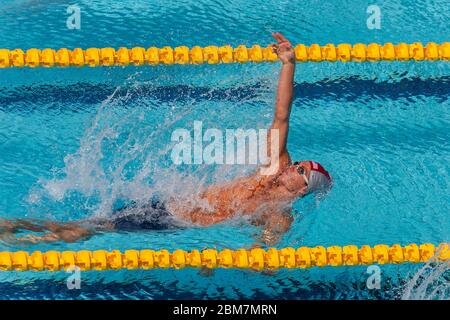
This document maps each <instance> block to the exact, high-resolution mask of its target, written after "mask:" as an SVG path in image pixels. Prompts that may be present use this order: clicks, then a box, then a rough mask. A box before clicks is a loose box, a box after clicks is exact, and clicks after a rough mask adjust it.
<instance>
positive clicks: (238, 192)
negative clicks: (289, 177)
mask: <svg viewBox="0 0 450 320" xmlns="http://www.w3.org/2000/svg"><path fill="white" fill-rule="evenodd" d="M276 177H277V176H262V175H259V174H254V175H251V176H247V177H243V178H239V179H236V180H233V181H231V182H228V183H223V184H219V185H212V186H209V187H207V188H206V189H205V190H204V191H203V192H202V193H201V194H200V199H202V200H206V201H207V203H208V206H194V207H192V208H186V206H180V205H179V202H178V201H169V202H168V203H167V208H168V209H169V210H170V211H171V212H172V213H173V214H174V215H175V216H179V217H184V218H188V219H191V220H192V222H200V223H201V221H195V220H196V219H195V217H196V216H202V219H203V220H205V219H207V218H206V217H211V221H210V222H211V223H212V222H219V221H221V220H224V219H226V218H230V217H233V216H235V215H243V216H246V215H247V216H253V218H255V219H258V218H257V217H256V216H259V219H263V218H264V211H266V212H270V211H274V210H277V209H279V207H280V202H279V201H278V202H277V203H276V204H274V203H273V202H274V197H273V190H274V189H276V188H278V187H279V186H278V185H277V183H276ZM214 219H215V220H214ZM259 219H258V220H259ZM205 224H208V221H207V220H205Z"/></svg>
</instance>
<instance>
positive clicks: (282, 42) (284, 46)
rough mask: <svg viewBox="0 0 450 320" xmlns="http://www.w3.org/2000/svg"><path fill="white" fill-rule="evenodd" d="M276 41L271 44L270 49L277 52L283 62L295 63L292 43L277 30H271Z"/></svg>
mask: <svg viewBox="0 0 450 320" xmlns="http://www.w3.org/2000/svg"><path fill="white" fill-rule="evenodd" d="M272 37H274V38H275V40H277V43H273V44H272V51H273V52H274V53H276V54H277V56H278V58H279V59H280V61H281V62H282V63H283V64H294V63H295V52H294V48H293V47H292V44H291V43H290V42H289V40H288V39H286V38H285V37H284V36H283V35H282V34H281V33H279V32H272Z"/></svg>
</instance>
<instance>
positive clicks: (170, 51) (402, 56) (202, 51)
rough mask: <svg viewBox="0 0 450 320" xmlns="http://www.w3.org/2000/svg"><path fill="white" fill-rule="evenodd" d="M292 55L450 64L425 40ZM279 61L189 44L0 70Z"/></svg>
mask: <svg viewBox="0 0 450 320" xmlns="http://www.w3.org/2000/svg"><path fill="white" fill-rule="evenodd" d="M295 56H296V59H297V61H298V62H321V61H329V62H335V61H340V62H365V61H371V62H376V61H383V60H384V61H408V60H414V61H422V60H428V61H435V60H443V61H449V60H450V42H443V43H441V44H437V43H434V42H429V43H427V44H426V45H423V44H422V43H420V42H414V43H412V44H407V43H399V44H396V45H394V44H392V43H385V44H383V45H381V44H377V43H370V44H367V45H366V44H362V43H357V44H354V45H350V44H347V43H341V44H338V45H334V44H327V45H324V46H320V45H319V44H312V45H310V46H306V45H304V44H298V45H296V46H295ZM277 60H278V57H277V55H276V54H274V53H273V52H272V50H271V47H270V46H267V47H261V46H259V45H254V46H252V47H251V48H247V47H246V46H244V45H240V46H237V47H235V48H233V47H231V46H229V45H226V46H221V47H218V46H207V47H199V46H194V47H192V48H188V47H186V46H180V47H176V48H172V47H168V46H166V47H163V48H156V47H150V48H142V47H134V48H131V49H129V48H124V47H122V48H119V49H117V50H116V49H114V48H88V49H85V50H83V49H81V48H75V49H73V50H69V49H67V48H61V49H57V50H55V49H50V48H46V49H43V50H40V49H36V48H31V49H28V50H26V51H24V50H22V49H13V50H9V49H0V68H9V67H19V68H20V67H30V68H35V67H69V66H76V67H82V66H90V67H98V66H128V65H134V66H142V65H159V64H163V65H171V64H203V63H207V64H218V63H246V62H254V63H258V62H274V61H277Z"/></svg>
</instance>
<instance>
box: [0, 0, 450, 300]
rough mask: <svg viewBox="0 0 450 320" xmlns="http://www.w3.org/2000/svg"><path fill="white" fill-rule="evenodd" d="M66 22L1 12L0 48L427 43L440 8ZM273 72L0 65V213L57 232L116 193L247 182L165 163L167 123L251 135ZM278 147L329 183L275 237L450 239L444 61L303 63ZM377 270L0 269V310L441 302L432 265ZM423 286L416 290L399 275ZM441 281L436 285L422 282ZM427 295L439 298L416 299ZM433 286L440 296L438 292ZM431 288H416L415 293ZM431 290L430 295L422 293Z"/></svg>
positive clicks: (200, 238) (152, 240)
mask: <svg viewBox="0 0 450 320" xmlns="http://www.w3.org/2000/svg"><path fill="white" fill-rule="evenodd" d="M77 4H78V5H79V7H80V8H81V29H80V30H68V29H67V27H66V19H67V17H68V15H67V14H66V9H67V6H68V3H67V2H66V1H58V0H48V1H37V0H36V1H33V0H15V1H8V2H7V3H3V4H2V5H1V6H0V21H1V22H2V23H0V34H1V35H2V37H0V47H1V48H10V49H13V48H23V49H27V48H30V47H38V48H45V47H51V48H59V47H68V48H73V47H78V46H80V47H83V48H87V47H90V46H94V47H103V46H111V47H120V46H127V47H132V46H137V45H139V46H144V47H146V46H157V47H162V46H164V45H169V46H178V45H187V46H192V45H200V46H205V45H210V44H213V45H223V44H230V45H232V46H237V45H239V44H245V45H252V44H255V43H258V44H263V45H265V44H268V43H270V42H271V38H270V33H269V32H270V31H274V30H275V31H281V32H283V33H284V34H285V35H286V36H287V37H288V38H289V39H290V40H291V41H292V42H293V43H306V44H310V43H320V44H326V43H329V42H331V43H341V42H348V43H357V42H362V43H368V42H379V43H383V42H388V41H392V42H415V41H421V42H424V43H425V42H428V41H435V42H444V41H448V40H449V39H448V34H450V24H449V23H448V21H449V18H450V16H449V15H450V10H449V9H450V3H449V2H448V1H434V2H433V3H432V4H431V3H430V2H429V1H377V4H378V5H379V6H380V8H381V13H382V16H381V17H382V20H381V29H380V30H369V29H368V28H367V26H366V19H367V16H368V15H367V13H366V9H367V7H368V5H370V4H372V3H371V2H368V1H359V0H358V1H333V2H324V1H275V0H274V1H267V0H265V1H259V0H258V1H220V2H219V1H205V0H204V1H191V0H186V1H171V2H168V1H134V0H125V1H120V2H117V1H108V0H96V1H87V0H79V1H77ZM278 71H279V65H278V64H243V65H238V64H236V65H199V66H160V67H139V68H136V67H127V68H121V67H114V68H81V69H77V68H68V69H56V68H55V69H29V68H24V69H8V70H5V69H3V70H0V214H1V216H2V217H6V218H15V217H28V218H41V219H52V220H60V221H68V220H78V219H82V218H86V217H91V216H96V215H103V216H107V215H109V214H110V213H111V208H112V207H113V206H114V204H115V203H116V201H117V200H118V199H123V198H126V199H133V200H136V201H143V200H144V199H146V198H148V197H150V196H151V195H152V194H156V193H161V192H164V193H165V194H167V195H172V196H180V197H181V196H183V195H188V194H189V193H192V192H194V191H195V190H197V189H198V185H199V184H201V185H206V184H209V183H211V182H217V181H225V180H227V179H229V178H231V177H235V176H239V175H242V174H244V173H246V172H249V171H250V170H251V169H252V168H248V167H244V166H206V165H197V166H182V167H177V166H174V165H173V163H172V162H171V160H170V157H169V154H170V150H171V144H170V136H171V134H172V132H173V130H174V129H175V128H187V129H191V128H192V127H193V121H194V120H201V121H203V124H204V127H205V128H208V127H209V128H219V129H228V128H265V127H267V126H268V125H269V124H270V122H271V116H272V108H273V102H274V95H275V90H276V83H277V76H278ZM295 93H296V97H295V100H294V105H293V111H292V120H291V121H292V123H291V132H290V136H289V141H288V148H289V150H290V152H291V155H292V157H293V158H294V159H315V160H317V161H320V162H321V163H322V164H324V165H325V167H327V168H328V170H329V171H330V172H331V174H332V175H333V177H334V179H335V187H334V189H333V191H332V192H331V194H330V195H329V196H328V197H327V198H326V199H325V200H323V201H322V202H321V203H320V204H317V203H316V202H315V201H314V199H311V198H308V199H304V200H302V201H298V202H297V203H296V204H295V209H296V215H295V221H294V224H293V226H292V228H291V229H290V230H289V232H288V233H287V234H286V235H285V236H284V237H283V239H281V241H280V242H279V243H278V244H277V247H285V246H294V247H297V246H302V245H307V246H315V245H319V244H320V245H324V246H327V245H347V244H356V245H363V244H369V245H374V244H377V243H387V244H393V243H400V244H402V245H405V244H408V243H414V242H415V243H423V242H432V243H439V242H448V241H449V240H450V219H449V212H450V210H449V208H450V205H449V203H450V186H449V181H450V180H449V176H450V167H449V163H450V143H449V141H450V130H449V127H450V112H449V106H450V104H449V97H450V67H449V64H448V63H446V62H433V63H431V62H420V63H417V62H407V63H396V62H395V63H386V62H381V63H374V64H371V63H368V64H356V63H347V64H341V63H320V64H313V63H305V64H299V65H298V67H297V73H296V76H295ZM259 231H260V230H259V229H258V228H256V227H253V226H249V225H248V224H246V223H242V222H241V221H233V222H231V223H224V224H220V225H216V226H212V227H208V228H188V229H184V230H177V231H162V232H157V231H154V232H136V233H112V234H101V235H97V236H94V237H92V238H90V239H88V240H86V241H83V242H78V243H72V244H66V243H54V244H38V245H28V246H24V245H22V246H19V245H16V244H14V245H13V244H9V243H6V242H0V251H6V250H7V251H14V250H27V251H33V250H49V249H55V250H80V249H90V250H95V249H106V250H110V249H120V250H124V249H142V248H152V249H159V248H167V249H169V250H171V249H178V248H181V249H186V250H189V249H194V248H195V249H198V248H200V249H201V248H203V247H217V248H225V247H227V248H233V249H236V248H240V247H249V246H250V245H251V244H252V243H253V242H254V237H255V235H257V234H258V232H259ZM421 267H422V266H420V265H408V264H405V265H399V266H381V270H382V282H381V289H380V290H369V289H367V287H366V279H367V277H368V274H367V273H366V268H365V267H351V268H345V267H344V268H314V269H309V270H293V271H290V270H282V271H280V272H277V273H275V274H273V275H265V274H260V273H256V272H252V271H240V270H220V269H219V270H216V271H215V272H214V273H213V274H212V275H209V276H205V275H200V274H199V273H198V271H197V270H192V269H191V270H180V271H174V270H154V271H139V270H137V271H119V272H117V271H111V272H101V273H100V272H85V273H82V283H81V290H68V289H67V287H66V278H67V276H68V275H67V274H65V273H64V272H61V273H49V272H42V273H33V272H4V273H0V298H1V299H11V298H13V299H41V298H42V299H66V298H69V299H71V298H77V299H130V298H144V299H174V298H194V299H203V298H219V299H220V298H269V299H270V298H277V299H278V298H282V299H284V298H290V299H399V298H411V297H412V298H417V297H419V298H447V299H448V298H449V297H450V295H449V292H448V277H449V274H448V272H449V270H448V268H447V269H445V268H444V269H443V270H442V272H437V273H436V272H435V273H433V272H431V273H430V272H428V271H424V270H420V268H421ZM415 274H416V275H417V274H422V275H424V277H425V278H427V277H428V278H427V279H428V280H427V281H425V283H426V284H427V285H422V286H421V285H419V284H417V285H416V283H415V282H414V281H415V280H414V279H413V276H414V275H415ZM439 288H443V289H439ZM436 289H439V290H438V291H439V293H436V292H434V293H433V290H436ZM446 290H447V291H446ZM430 292H431V293H430ZM429 293H430V294H429Z"/></svg>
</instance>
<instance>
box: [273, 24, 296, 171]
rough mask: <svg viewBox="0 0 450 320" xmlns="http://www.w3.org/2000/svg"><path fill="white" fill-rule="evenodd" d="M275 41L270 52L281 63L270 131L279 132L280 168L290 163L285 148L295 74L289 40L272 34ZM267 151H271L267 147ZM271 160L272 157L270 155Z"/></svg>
mask: <svg viewBox="0 0 450 320" xmlns="http://www.w3.org/2000/svg"><path fill="white" fill-rule="evenodd" d="M272 36H273V37H274V38H275V40H277V43H276V44H272V50H273V52H274V53H276V54H277V55H278V58H279V59H280V61H281V63H282V67H281V72H280V79H279V81H278V90H277V98H276V103H275V114H274V118H273V122H272V126H271V128H270V129H277V130H278V132H279V148H278V156H279V160H280V168H283V167H284V166H285V165H287V164H288V163H290V157H289V153H288V151H287V148H286V144H287V137H288V131H289V117H290V114H291V105H292V100H293V96H294V73H295V52H294V48H293V47H292V45H291V43H290V42H289V40H287V39H286V38H285V37H284V36H283V35H282V34H281V33H279V32H275V33H272ZM270 141H271V135H270V131H269V136H268V143H267V144H268V146H270ZM268 150H271V148H270V147H269V148H268ZM270 157H271V158H273V155H272V154H270Z"/></svg>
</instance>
